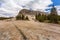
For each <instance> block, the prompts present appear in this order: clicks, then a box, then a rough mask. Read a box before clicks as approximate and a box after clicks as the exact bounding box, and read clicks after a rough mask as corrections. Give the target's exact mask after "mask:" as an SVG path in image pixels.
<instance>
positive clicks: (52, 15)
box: [35, 6, 60, 23]
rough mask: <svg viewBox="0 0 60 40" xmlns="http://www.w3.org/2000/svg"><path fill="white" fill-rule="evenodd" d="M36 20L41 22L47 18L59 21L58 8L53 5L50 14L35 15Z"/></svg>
mask: <svg viewBox="0 0 60 40" xmlns="http://www.w3.org/2000/svg"><path fill="white" fill-rule="evenodd" d="M35 18H36V20H38V21H39V22H44V21H45V20H49V22H50V23H59V21H60V16H59V15H58V14H57V11H56V8H55V7H54V6H53V8H52V9H51V12H50V14H49V15H47V16H46V15H41V14H38V15H37V14H36V15H35Z"/></svg>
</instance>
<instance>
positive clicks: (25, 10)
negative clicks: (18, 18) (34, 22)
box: [18, 9, 45, 15]
mask: <svg viewBox="0 0 60 40" xmlns="http://www.w3.org/2000/svg"><path fill="white" fill-rule="evenodd" d="M19 14H29V15H35V14H41V15H42V14H44V15H45V13H44V12H41V11H33V10H32V11H31V10H27V9H22V10H21V11H20V12H19ZM19 14H18V15H19Z"/></svg>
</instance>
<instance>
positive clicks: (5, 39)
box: [0, 20, 60, 40]
mask: <svg viewBox="0 0 60 40" xmlns="http://www.w3.org/2000/svg"><path fill="white" fill-rule="evenodd" d="M0 40H60V25H58V24H50V23H41V22H35V21H22V20H20V21H0Z"/></svg>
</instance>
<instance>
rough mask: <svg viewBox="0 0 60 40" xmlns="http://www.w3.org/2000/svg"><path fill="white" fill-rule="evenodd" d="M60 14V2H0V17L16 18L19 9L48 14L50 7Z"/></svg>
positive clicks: (33, 0) (51, 0) (12, 0)
mask: <svg viewBox="0 0 60 40" xmlns="http://www.w3.org/2000/svg"><path fill="white" fill-rule="evenodd" d="M53 4H54V6H55V7H56V8H57V11H58V14H59V13H60V0H0V16H7V17H9V16H16V15H17V14H18V12H19V11H20V10H21V9H24V8H25V9H30V10H39V11H44V12H49V11H50V9H51V7H52V5H53Z"/></svg>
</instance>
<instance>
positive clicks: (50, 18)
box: [48, 15, 58, 23]
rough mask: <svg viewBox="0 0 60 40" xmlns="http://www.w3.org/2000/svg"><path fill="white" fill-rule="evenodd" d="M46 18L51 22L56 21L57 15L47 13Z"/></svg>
mask: <svg viewBox="0 0 60 40" xmlns="http://www.w3.org/2000/svg"><path fill="white" fill-rule="evenodd" d="M48 19H49V22H51V23H58V16H57V15H49V17H48Z"/></svg>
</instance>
